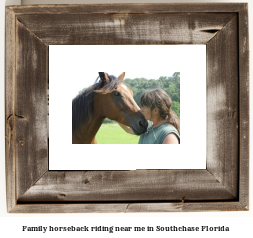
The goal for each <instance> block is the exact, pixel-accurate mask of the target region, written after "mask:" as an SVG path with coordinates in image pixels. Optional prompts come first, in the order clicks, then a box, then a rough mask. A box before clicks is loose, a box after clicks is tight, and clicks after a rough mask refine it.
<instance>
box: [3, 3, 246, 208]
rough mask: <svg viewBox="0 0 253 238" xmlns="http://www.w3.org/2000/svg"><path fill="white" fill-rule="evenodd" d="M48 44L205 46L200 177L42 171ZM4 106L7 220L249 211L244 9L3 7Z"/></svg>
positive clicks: (45, 146) (208, 6)
mask: <svg viewBox="0 0 253 238" xmlns="http://www.w3.org/2000/svg"><path fill="white" fill-rule="evenodd" d="M55 44H63V45H69V44H76V45H91V44H92V45H96V44H97V45H121V44H129V45H142V44H147V45H152V44H160V45H163V44H206V49H207V52H206V55H207V88H206V90H207V101H206V105H207V129H206V130H207V137H206V139H207V154H206V159H207V163H206V169H203V170H136V171H49V170H48V123H47V117H48V116H47V114H48V99H47V89H48V81H49V79H48V57H49V45H55ZM5 97H6V109H5V110H6V111H5V122H6V181H7V210H8V212H12V213H46V212H52V213H55V212H64V213H66V212H67V213H73V212H75V213H77V212H170V211H173V212H174V211H176V212H186V211H232V210H233V211H247V210H248V209H249V207H248V206H249V38H248V5H247V4H246V3H245V4H244V3H206V4H204V3H201V4H116V5H40V6H10V7H6V96H5ZM191 106H192V105H191ZM195 116H196V115H195ZM196 128H197V124H196ZM196 130H197V129H196ZM196 148H197V147H196ZM192 158H194V155H190V156H189V159H192Z"/></svg>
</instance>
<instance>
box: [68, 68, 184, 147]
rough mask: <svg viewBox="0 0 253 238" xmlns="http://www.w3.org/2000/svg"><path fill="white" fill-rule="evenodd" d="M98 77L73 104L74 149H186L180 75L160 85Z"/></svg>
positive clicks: (104, 75)
mask: <svg viewBox="0 0 253 238" xmlns="http://www.w3.org/2000/svg"><path fill="white" fill-rule="evenodd" d="M98 74H99V77H98V78H97V80H96V82H95V83H94V84H93V85H92V86H90V87H88V88H86V89H83V90H82V91H80V92H79V94H78V95H77V96H76V97H75V98H74V99H73V100H72V143H73V144H97V143H99V144H138V143H139V144H179V143H180V121H179V116H178V115H180V73H179V72H176V73H174V74H173V75H172V76H167V77H166V76H160V77H157V78H156V79H146V78H144V77H141V78H136V77H134V78H133V79H130V78H126V79H124V77H125V72H123V73H122V74H120V75H119V76H118V77H115V76H114V75H109V74H108V73H105V72H99V73H98ZM156 75H159V73H157V74H156ZM94 76H95V73H94ZM169 95H172V96H173V97H171V96H169ZM173 109H174V110H173ZM125 132H126V133H125ZM128 134H130V135H136V136H129V135H128Z"/></svg>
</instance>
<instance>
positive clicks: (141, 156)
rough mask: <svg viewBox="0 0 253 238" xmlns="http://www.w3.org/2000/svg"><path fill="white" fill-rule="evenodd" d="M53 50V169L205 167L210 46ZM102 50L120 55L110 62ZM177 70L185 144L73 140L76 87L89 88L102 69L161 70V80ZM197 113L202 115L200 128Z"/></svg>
mask: <svg viewBox="0 0 253 238" xmlns="http://www.w3.org/2000/svg"><path fill="white" fill-rule="evenodd" d="M49 52H50V53H49V91H50V93H49V138H50V139H49V143H50V144H49V148H50V150H49V169H50V170H129V169H130V170H132V169H205V168H206V110H205V108H206V46H205V45H190V46H189V45H174V46H172V45H166V46H161V45H158V46H156V45H152V46H144V45H142V46H129V45H124V46H90V45H89V46H66V45H65V46H54V45H52V46H50V47H49ZM97 52H103V55H110V54H112V52H118V53H119V54H120V56H121V57H120V59H119V60H115V61H113V62H111V61H110V60H105V59H104V58H103V57H98V53H97ZM172 69H173V70H174V72H180V132H181V133H180V145H113V144H112V145H99V144H97V145H73V144H72V98H73V93H72V88H75V87H76V85H78V87H79V90H81V89H82V88H84V87H87V86H90V85H91V84H93V82H94V79H96V78H97V75H98V72H99V71H100V72H103V71H105V72H108V73H109V74H113V75H116V76H118V74H120V73H115V70H117V71H118V72H126V77H128V76H127V75H128V72H129V75H130V76H135V77H138V75H140V77H141V76H143V77H144V76H148V75H150V76H153V75H155V72H156V73H157V79H158V78H159V76H171V75H168V72H170V71H171V70H172ZM141 72H143V74H142V73H141ZM90 78H91V80H92V81H91V80H90ZM80 81H81V82H83V83H82V84H80ZM81 85H83V87H81ZM193 86H194V87H193ZM196 88H198V90H196ZM76 91H77V92H78V90H77V89H75V90H74V91H73V92H76ZM195 105H196V106H195ZM193 112H195V113H196V112H197V113H198V126H196V118H195V117H193V116H191V115H192V113H193ZM62 138H64V139H62ZM200 138H201V139H200ZM196 148H197V149H196ZM190 155H194V156H192V158H191V156H190ZM87 158H92V159H89V160H88V159H87Z"/></svg>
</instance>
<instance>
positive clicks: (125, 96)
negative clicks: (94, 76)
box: [94, 72, 148, 135]
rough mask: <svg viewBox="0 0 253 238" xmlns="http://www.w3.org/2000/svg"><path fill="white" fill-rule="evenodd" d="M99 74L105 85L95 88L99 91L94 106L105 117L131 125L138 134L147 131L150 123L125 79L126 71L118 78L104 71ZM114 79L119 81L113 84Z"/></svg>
mask: <svg viewBox="0 0 253 238" xmlns="http://www.w3.org/2000/svg"><path fill="white" fill-rule="evenodd" d="M99 76H100V79H101V80H102V82H103V87H102V88H101V89H99V90H94V92H96V93H97V94H96V97H95V99H94V108H100V110H101V112H100V113H102V115H103V117H107V118H109V119H111V120H115V121H117V122H119V123H121V124H124V125H126V126H129V127H131V128H132V130H133V131H134V133H135V134H136V135H140V134H142V133H144V132H146V130H147V126H148V123H147V121H146V119H145V118H144V116H143V114H142V113H141V112H140V108H139V106H138V105H137V104H136V102H135V100H134V98H133V92H132V91H131V90H130V89H129V88H128V87H127V86H126V84H125V83H124V81H123V79H124V77H125V73H122V74H121V75H120V76H119V77H118V78H116V77H111V76H108V75H107V74H106V73H104V72H99ZM113 80H115V81H117V83H115V84H113V83H112V82H111V81H113Z"/></svg>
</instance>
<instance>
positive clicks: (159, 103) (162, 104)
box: [140, 88, 180, 134]
mask: <svg viewBox="0 0 253 238" xmlns="http://www.w3.org/2000/svg"><path fill="white" fill-rule="evenodd" d="M140 103H141V105H142V106H147V107H149V108H150V109H151V110H153V109H154V108H158V110H159V112H160V117H161V118H162V119H164V120H166V121H167V122H168V123H169V124H171V125H173V126H174V127H175V128H176V129H177V131H178V133H179V134H180V121H179V119H178V117H177V114H176V113H175V112H174V111H172V110H171V106H172V100H171V98H170V96H169V95H168V94H167V93H166V92H165V91H164V90H163V89H161V88H154V89H150V90H147V91H146V92H144V93H143V94H142V95H141V102H140Z"/></svg>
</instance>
